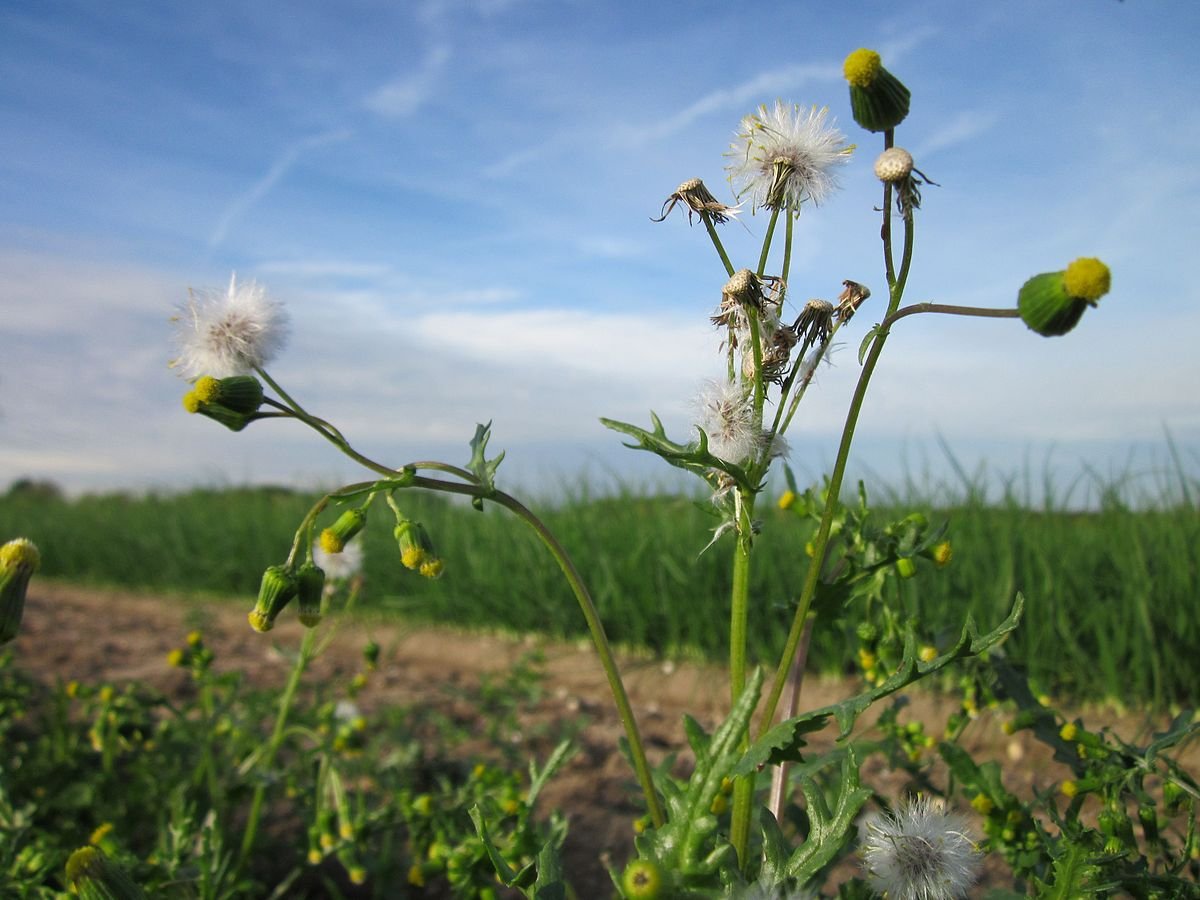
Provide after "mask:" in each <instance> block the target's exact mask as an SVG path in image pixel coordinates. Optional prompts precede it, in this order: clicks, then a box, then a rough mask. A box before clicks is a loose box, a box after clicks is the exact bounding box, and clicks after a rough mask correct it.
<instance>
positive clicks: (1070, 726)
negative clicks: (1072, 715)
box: [1058, 722, 1079, 741]
mask: <svg viewBox="0 0 1200 900" xmlns="http://www.w3.org/2000/svg"><path fill="white" fill-rule="evenodd" d="M1078 735H1079V727H1078V726H1077V725H1076V724H1075V723H1074V722H1068V723H1067V724H1066V725H1064V726H1063V727H1062V728H1060V729H1059V730H1058V736H1059V737H1060V738H1062V739H1063V740H1064V741H1073V740H1075V738H1076V737H1077V736H1078Z"/></svg>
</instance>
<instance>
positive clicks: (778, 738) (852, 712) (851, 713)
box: [732, 594, 1025, 776]
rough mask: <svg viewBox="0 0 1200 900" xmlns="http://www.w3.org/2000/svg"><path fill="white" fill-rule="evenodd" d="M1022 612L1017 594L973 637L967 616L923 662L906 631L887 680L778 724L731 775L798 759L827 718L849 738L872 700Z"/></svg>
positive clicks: (959, 653) (968, 651)
mask: <svg viewBox="0 0 1200 900" xmlns="http://www.w3.org/2000/svg"><path fill="white" fill-rule="evenodd" d="M1024 608H1025V600H1024V598H1023V597H1022V596H1021V595H1020V594H1017V597H1016V600H1015V601H1014V602H1013V608H1012V611H1011V612H1009V614H1008V616H1007V617H1006V618H1005V620H1004V621H1003V622H1001V623H1000V624H999V625H998V626H997V627H996V628H995V629H994V630H993V631H991V632H989V633H988V634H985V635H979V634H978V632H977V629H976V628H975V621H974V619H973V618H972V617H970V616H968V617H967V622H966V624H965V625H964V626H963V630H962V634H961V636H960V637H959V639H958V643H956V644H955V645H954V647H952V648H951V649H950V650H948V651H947V652H946V653H943V654H942V655H941V656H939V657H937V658H936V659H933V660H931V661H929V662H927V663H924V662H921V661H920V660H919V659H918V657H917V646H916V638H915V637H914V635H913V634H912V633H911V632H910V633H909V634H908V635H907V636H906V637H905V641H904V656H903V658H902V659H901V661H900V665H899V667H898V668H897V669H896V671H895V672H893V673H892V675H891V677H890V678H888V679H887V681H885V682H884V683H883V684H881V685H879V686H878V687H875V688H872V689H871V690H869V691H866V692H864V693H862V694H859V695H858V696H857V697H851V698H850V699H848V700H843V701H842V702H840V703H834V704H831V705H829V706H824V707H821V708H820V709H815V710H812V711H811V712H807V713H804V714H803V715H800V716H796V717H795V718H792V719H787V720H786V721H784V722H781V723H779V724H778V725H776V726H775V727H774V728H772V729H771V730H769V731H768V732H767V733H766V734H764V735H763V736H762V737H760V738H759V739H758V740H757V741H755V742H754V744H753V745H752V746H751V747H750V749H749V750H747V751H746V755H745V756H744V757H743V758H742V760H741V761H740V762H739V763H738V764H737V765H736V766H734V768H733V772H732V774H733V775H735V776H738V775H748V774H749V773H751V772H754V771H757V770H758V769H759V768H761V767H763V766H767V765H778V764H779V763H781V762H785V761H794V760H800V759H802V757H801V755H800V748H801V747H803V746H804V745H805V743H806V741H805V740H804V736H805V735H807V734H810V733H812V732H814V731H820V730H821V729H822V728H824V727H825V725H826V724H827V720H828V719H829V718H830V717H832V718H833V719H834V720H836V721H837V723H838V728H839V731H838V740H842V739H843V738H845V737H846V736H847V735H848V734H850V731H851V730H852V729H853V728H854V723H855V722H856V721H857V719H858V717H859V716H860V715H862V713H863V712H865V711H866V710H867V709H868V708H869V707H870V706H871V704H872V703H874V702H875V701H876V700H880V699H882V698H883V697H886V696H888V695H889V694H894V693H895V692H896V691H898V690H900V689H901V688H904V687H906V686H907V685H909V684H912V683H913V682H914V681H917V680H918V679H920V678H923V677H924V676H926V675H928V674H930V673H931V672H936V671H938V670H939V669H942V668H944V667H945V666H948V665H949V664H950V663H952V662H954V661H955V660H957V659H961V658H963V657H966V656H977V655H979V654H980V653H983V652H984V651H986V650H989V649H991V648H992V647H994V646H995V645H996V644H998V643H1000V641H1002V640H1003V639H1004V638H1005V637H1007V636H1008V635H1009V634H1010V633H1011V632H1012V631H1013V629H1015V628H1016V627H1017V623H1018V622H1020V620H1021V613H1022V611H1023V610H1024Z"/></svg>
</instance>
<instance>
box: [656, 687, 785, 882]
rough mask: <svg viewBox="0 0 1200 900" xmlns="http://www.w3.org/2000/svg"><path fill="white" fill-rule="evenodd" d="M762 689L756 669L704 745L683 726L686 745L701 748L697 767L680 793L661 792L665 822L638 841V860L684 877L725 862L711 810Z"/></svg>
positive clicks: (698, 732)
mask: <svg viewBox="0 0 1200 900" xmlns="http://www.w3.org/2000/svg"><path fill="white" fill-rule="evenodd" d="M762 684H763V673H762V670H761V669H756V670H755V671H754V673H753V674H752V675H751V676H750V678H749V680H748V681H747V683H746V686H745V688H744V689H743V690H742V693H741V694H740V695H739V696H738V699H737V701H736V702H735V703H734V704H733V708H732V709H731V710H730V711H729V715H728V717H727V718H726V719H725V721H724V722H722V723H721V725H720V726H719V727H718V728H717V730H716V731H714V732H713V735H712V737H711V738H708V739H707V741H705V740H704V731H703V729H701V728H700V727H699V725H698V724H695V723H693V725H692V726H686V725H685V727H688V739H689V740H690V741H693V742H694V743H693V749H694V750H695V749H696V744H699V745H700V746H699V749H698V750H696V766H695V768H694V769H693V771H692V775H691V778H689V779H688V784H687V789H686V790H685V791H683V792H682V793H672V792H668V791H664V796H665V799H666V805H667V811H668V816H667V822H666V824H664V825H662V826H661V827H659V828H656V829H654V830H653V831H649V832H646V833H645V834H643V835H642V836H641V837H640V838H639V839H638V841H637V845H638V852H639V855H641V856H642V857H652V858H654V859H657V860H659V861H660V862H661V863H662V865H663V866H664V867H666V868H669V869H672V870H674V871H676V872H681V873H684V874H703V873H706V872H707V873H711V872H712V871H715V869H716V868H717V867H719V866H720V865H721V864H722V863H723V861H724V860H726V859H727V858H728V851H729V850H730V849H731V848H730V847H729V844H728V841H727V840H725V839H724V838H723V837H720V836H719V835H718V834H717V818H716V816H714V815H713V814H712V812H711V807H712V803H713V800H714V799H715V798H716V796H717V794H718V793H719V792H720V790H721V781H722V779H724V778H725V777H726V776H727V775H729V774H730V770H731V769H732V768H733V764H734V763H735V762H736V761H737V759H738V758H739V757H740V755H741V749H740V747H741V742H742V737H743V735H744V734H745V733H746V730H747V728H748V727H749V724H750V718H751V716H752V715H753V714H754V709H755V707H757V706H758V698H759V694H760V693H761V692H762ZM685 722H686V720H685ZM714 841H715V842H716V843H715V844H714Z"/></svg>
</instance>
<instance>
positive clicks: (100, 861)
mask: <svg viewBox="0 0 1200 900" xmlns="http://www.w3.org/2000/svg"><path fill="white" fill-rule="evenodd" d="M67 882H68V883H69V884H70V885H71V887H72V888H73V889H74V890H75V892H76V893H78V894H79V896H80V897H81V898H82V900H145V898H146V893H145V891H143V890H142V889H141V888H140V887H138V886H137V884H135V883H134V881H133V879H132V878H130V877H129V873H128V872H126V871H125V870H124V869H123V868H122V867H121V866H119V865H118V864H117V863H115V862H114V861H113V860H111V859H109V858H108V857H107V856H105V855H104V853H103V852H102V851H100V850H98V849H97V848H95V847H81V848H80V849H78V850H76V851H75V852H74V853H72V854H71V857H70V859H68V860H67Z"/></svg>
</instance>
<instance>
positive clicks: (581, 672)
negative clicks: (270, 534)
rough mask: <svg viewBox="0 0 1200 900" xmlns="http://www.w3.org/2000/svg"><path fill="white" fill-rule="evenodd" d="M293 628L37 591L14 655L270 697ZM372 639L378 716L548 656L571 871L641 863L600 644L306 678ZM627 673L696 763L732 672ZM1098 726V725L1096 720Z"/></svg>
mask: <svg viewBox="0 0 1200 900" xmlns="http://www.w3.org/2000/svg"><path fill="white" fill-rule="evenodd" d="M286 618H287V621H283V620H281V621H280V623H279V624H278V626H277V628H276V629H275V630H274V631H273V632H272V633H271V634H270V635H269V636H263V635H259V634H256V633H255V632H254V631H252V630H251V629H250V627H249V626H248V625H247V624H246V609H245V608H243V606H240V605H237V604H232V603H226V602H212V601H207V602H206V601H200V600H197V599H194V598H186V597H170V596H165V595H154V594H135V593H129V592H125V591H112V590H98V589H93V588H82V587H76V586H71V585H66V584H59V583H54V582H48V581H46V580H41V579H35V581H34V583H33V584H32V585H31V586H30V590H29V596H28V601H27V605H26V611H25V618H24V622H23V625H22V629H21V633H20V635H19V636H18V638H17V639H16V641H15V643H14V647H15V650H16V659H17V662H18V665H20V666H21V667H22V668H23V669H25V670H26V671H29V672H31V673H32V674H33V675H35V676H36V677H38V678H39V679H42V680H44V681H46V682H55V681H62V682H65V681H68V680H71V679H76V680H79V681H81V682H84V683H94V682H97V681H101V680H103V681H107V682H114V683H121V682H125V681H140V682H143V683H146V684H148V685H150V686H152V687H155V688H157V689H159V690H162V691H164V692H166V693H168V694H175V695H179V694H180V692H182V691H185V690H186V688H187V685H186V676H185V675H183V674H182V673H180V672H179V671H178V670H173V669H171V668H169V667H168V666H167V665H166V663H165V656H166V654H167V652H168V651H169V650H171V649H172V648H175V647H178V646H180V645H181V643H182V639H183V636H184V635H185V634H186V633H187V632H188V631H189V630H191V629H192V628H197V627H200V628H202V629H203V632H204V639H205V643H206V645H207V646H208V647H209V648H211V649H212V650H213V651H214V652H215V654H216V659H217V666H218V668H226V669H228V668H234V667H236V668H237V669H239V670H241V671H242V672H244V673H245V675H246V677H247V678H248V679H250V680H251V681H252V682H253V683H256V684H260V685H263V686H272V685H282V683H283V681H284V679H285V677H286V675H287V672H288V669H289V665H290V664H289V662H288V661H287V659H286V657H285V655H284V654H282V653H280V652H279V650H278V649H276V648H277V647H278V646H282V647H286V648H289V649H290V648H294V647H295V646H297V645H298V643H299V639H300V634H301V626H300V625H299V624H298V623H297V622H296V621H295V620H294V619H293V618H290V617H286ZM368 638H372V639H374V640H375V641H376V642H378V643H379V644H380V645H381V647H382V653H381V656H380V665H379V671H378V672H377V673H376V676H375V677H373V678H372V680H371V682H370V684H369V686H368V687H367V688H366V689H365V690H364V691H363V693H362V694H360V695H359V701H360V703H361V704H362V705H363V706H364V707H365V708H368V709H370V708H375V707H378V706H380V705H386V704H391V703H403V704H413V703H421V702H427V701H428V702H441V703H444V702H446V697H447V696H448V695H447V693H446V692H445V691H442V690H440V688H441V687H443V686H458V687H461V688H464V689H467V690H470V689H471V688H472V687H474V686H477V685H478V683H479V680H480V678H481V677H489V676H490V677H493V678H494V677H495V676H496V675H497V674H499V673H503V672H504V671H506V670H507V669H508V668H509V667H511V666H513V665H514V664H515V663H517V662H518V661H519V660H521V659H522V658H523V657H525V656H527V655H528V654H529V653H530V652H531V651H532V650H535V649H536V650H538V651H539V652H540V653H541V654H542V655H543V656H544V659H545V663H544V672H545V674H546V676H547V677H546V681H545V685H546V688H547V689H546V691H545V696H544V699H543V700H542V701H541V702H540V703H539V704H538V706H537V708H536V710H534V711H533V712H532V713H531V714H530V721H529V726H530V727H529V729H528V731H529V733H531V734H532V733H535V732H537V731H538V728H537V726H538V724H539V722H538V720H539V719H540V720H541V724H543V725H544V724H545V723H547V722H552V721H554V720H556V719H562V718H564V717H573V718H578V717H579V716H581V715H582V716H583V717H585V718H586V721H587V725H586V727H585V728H584V730H583V731H582V733H581V734H580V735H579V736H578V737H577V738H576V741H577V743H578V745H579V752H578V753H576V754H575V756H574V757H573V758H572V760H571V761H570V762H569V763H568V764H567V766H566V768H565V769H564V770H563V771H562V772H560V774H559V775H558V776H557V777H556V778H555V779H554V780H553V782H552V783H551V785H550V787H549V789H548V790H547V792H546V793H545V794H543V800H542V801H541V803H542V804H543V807H544V808H545V809H550V808H558V809H561V810H562V811H563V812H565V813H566V814H567V815H568V817H569V819H570V822H571V829H570V835H569V837H568V844H567V847H566V857H567V858H566V866H567V872H568V873H571V878H572V881H573V882H575V884H576V886H577V888H579V889H580V896H581V897H601V896H606V895H607V894H608V889H607V887H606V886H607V885H609V884H610V882H609V881H608V876H607V874H606V872H605V870H604V868H603V865H602V862H601V860H602V859H608V860H610V861H612V862H614V863H617V864H620V863H621V861H622V860H623V859H624V858H625V856H626V854H628V853H629V851H630V849H631V846H632V843H631V842H632V831H631V823H632V821H633V820H634V819H635V818H637V816H638V815H640V813H641V809H640V807H639V806H638V804H637V795H636V791H635V790H634V784H633V781H632V775H631V773H630V771H629V768H628V766H627V765H626V763H625V761H624V760H623V758H622V757H621V756H620V755H619V754H618V753H617V752H616V746H617V741H618V738H619V737H620V736H621V735H622V733H623V732H622V730H621V726H620V723H619V721H618V719H617V717H616V715H615V713H613V712H612V708H611V700H610V695H609V691H608V687H607V683H606V681H605V680H604V676H603V673H602V671H601V669H600V665H599V663H598V661H597V659H596V657H595V654H594V652H592V650H591V649H590V646H588V645H585V644H561V643H552V642H548V641H544V640H539V639H535V638H530V637H524V638H517V637H508V636H497V635H481V634H464V633H462V632H459V631H454V630H450V629H438V628H428V627H421V628H419V629H414V628H410V627H408V626H406V625H404V624H402V623H392V622H389V623H386V624H379V623H374V624H370V625H367V624H364V623H352V624H347V625H344V626H343V627H341V628H340V629H339V630H338V632H337V635H336V637H335V639H334V640H333V641H332V643H331V644H330V645H329V647H328V649H327V650H326V651H325V653H324V654H323V655H322V656H321V657H320V658H319V659H318V660H317V661H316V663H315V664H314V667H313V670H312V672H311V673H310V674H309V675H308V676H307V677H309V678H312V679H329V678H337V677H339V676H340V677H345V678H348V677H350V675H351V674H352V673H354V672H356V671H358V669H359V668H360V666H361V658H362V657H361V652H362V647H363V645H364V643H365V642H366V641H367V639H368ZM620 663H621V668H622V672H623V674H624V677H625V679H626V685H627V689H628V691H629V695H630V698H631V701H632V703H633V706H634V709H635V711H636V714H637V716H638V720H639V725H640V727H641V729H642V731H643V736H644V738H645V741H646V745H647V752H648V754H649V755H650V758H651V763H652V764H654V763H656V762H658V761H660V760H661V759H662V758H663V757H664V756H665V755H666V754H667V753H669V752H672V751H679V750H682V751H683V752H682V753H681V754H680V755H681V757H686V756H687V751H686V741H685V739H684V735H683V728H682V718H683V714H684V713H685V712H686V713H690V714H691V715H693V716H695V717H696V718H697V719H698V720H699V721H700V722H701V723H702V724H703V725H704V726H705V727H706V728H710V729H711V728H712V727H713V726H715V725H716V724H717V722H718V721H719V719H720V717H721V716H722V715H723V713H724V711H725V710H726V708H727V704H728V698H727V696H726V693H725V692H726V691H727V690H728V687H727V684H728V682H727V680H726V676H725V674H724V672H723V670H721V669H720V668H719V667H715V666H707V665H698V664H694V663H678V664H672V663H664V662H662V661H660V660H650V659H646V658H644V657H642V658H639V657H636V656H631V655H625V656H623V657H621V660H620ZM852 692H853V687H852V685H851V684H850V683H849V682H846V681H841V680H831V679H821V678H816V677H811V676H810V677H809V678H808V679H807V680H806V682H805V685H804V694H803V706H804V707H806V708H814V707H817V706H822V705H825V704H827V703H831V702H836V701H837V700H840V699H843V698H845V697H847V696H849V695H850V694H851V693H852ZM910 698H911V700H912V704H911V706H910V707H909V712H908V714H907V717H906V718H909V719H918V720H921V721H924V722H926V723H929V724H930V726H931V730H932V729H933V727H934V726H936V727H939V728H940V724H941V723H944V722H945V720H946V716H947V715H948V714H949V713H950V712H952V711H953V709H954V705H953V703H952V702H951V701H950V700H948V699H946V698H943V697H938V696H935V695H931V694H927V693H922V692H916V693H913V694H910ZM1001 721H1002V719H1001V718H1000V717H995V718H993V717H991V716H989V715H987V714H985V715H984V716H982V717H981V721H978V722H976V723H974V724H973V726H972V727H971V728H970V729H968V731H967V736H966V740H964V745H965V746H966V748H967V749H968V750H970V751H971V752H972V753H973V754H975V756H976V758H985V759H995V760H998V761H999V762H1000V763H1001V765H1002V767H1003V769H1004V772H1005V782H1006V784H1007V786H1008V787H1009V789H1010V790H1013V791H1014V792H1016V793H1018V794H1026V795H1027V794H1028V792H1029V791H1031V790H1032V789H1033V788H1034V787H1045V786H1047V785H1050V784H1054V783H1055V782H1057V781H1059V780H1061V779H1062V778H1064V777H1066V774H1065V770H1063V769H1061V767H1059V766H1058V765H1057V764H1056V763H1053V762H1052V761H1051V760H1050V759H1049V757H1048V754H1047V753H1046V752H1044V750H1043V748H1042V747H1041V746H1040V745H1038V744H1037V743H1036V742H1034V741H1033V740H1032V739H1031V738H1030V736H1029V735H1028V734H1027V733H1019V734H1017V735H1015V736H1012V737H1010V736H1007V735H1005V734H1004V733H1003V732H1002V731H1001V728H1000V725H1001ZM1088 721H1093V720H1092V719H1091V718H1090V717H1088ZM1094 721H1099V720H1098V719H1097V720H1094ZM1105 721H1109V722H1110V723H1112V724H1114V725H1115V729H1116V730H1117V731H1118V732H1119V733H1121V734H1122V735H1123V736H1126V737H1134V736H1137V735H1138V734H1139V733H1145V730H1146V728H1147V727H1148V726H1151V725H1152V726H1154V727H1161V726H1162V725H1163V724H1165V719H1164V720H1162V721H1156V722H1147V721H1145V720H1144V719H1135V718H1134V717H1132V716H1129V715H1126V716H1123V717H1120V718H1119V719H1117V720H1115V722H1114V720H1113V717H1112V715H1111V714H1105ZM860 728H861V726H860ZM832 738H833V735H832V730H831V729H827V730H826V731H825V732H823V733H820V734H818V735H816V736H815V737H814V738H813V740H812V741H811V742H810V745H811V746H812V747H813V749H814V750H815V751H820V750H821V749H822V748H826V747H829V746H830V745H831V744H832ZM1193 749H1195V748H1193ZM542 752H543V753H544V751H542ZM1191 755H1192V756H1193V757H1195V756H1200V753H1195V752H1193V753H1192V754H1191ZM902 778H903V776H900V778H898V777H897V776H896V775H895V774H894V773H888V772H884V771H882V767H881V766H879V765H876V766H871V765H868V767H866V768H865V769H864V780H866V781H867V782H868V783H870V784H871V785H872V786H874V787H876V788H877V789H879V790H880V791H882V792H884V793H886V794H889V795H894V794H895V793H896V792H897V791H899V790H902V789H903V786H904V785H903V780H902ZM968 812H969V810H968ZM997 874H999V873H997ZM587 886H591V887H590V889H589V888H588V887H587Z"/></svg>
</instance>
